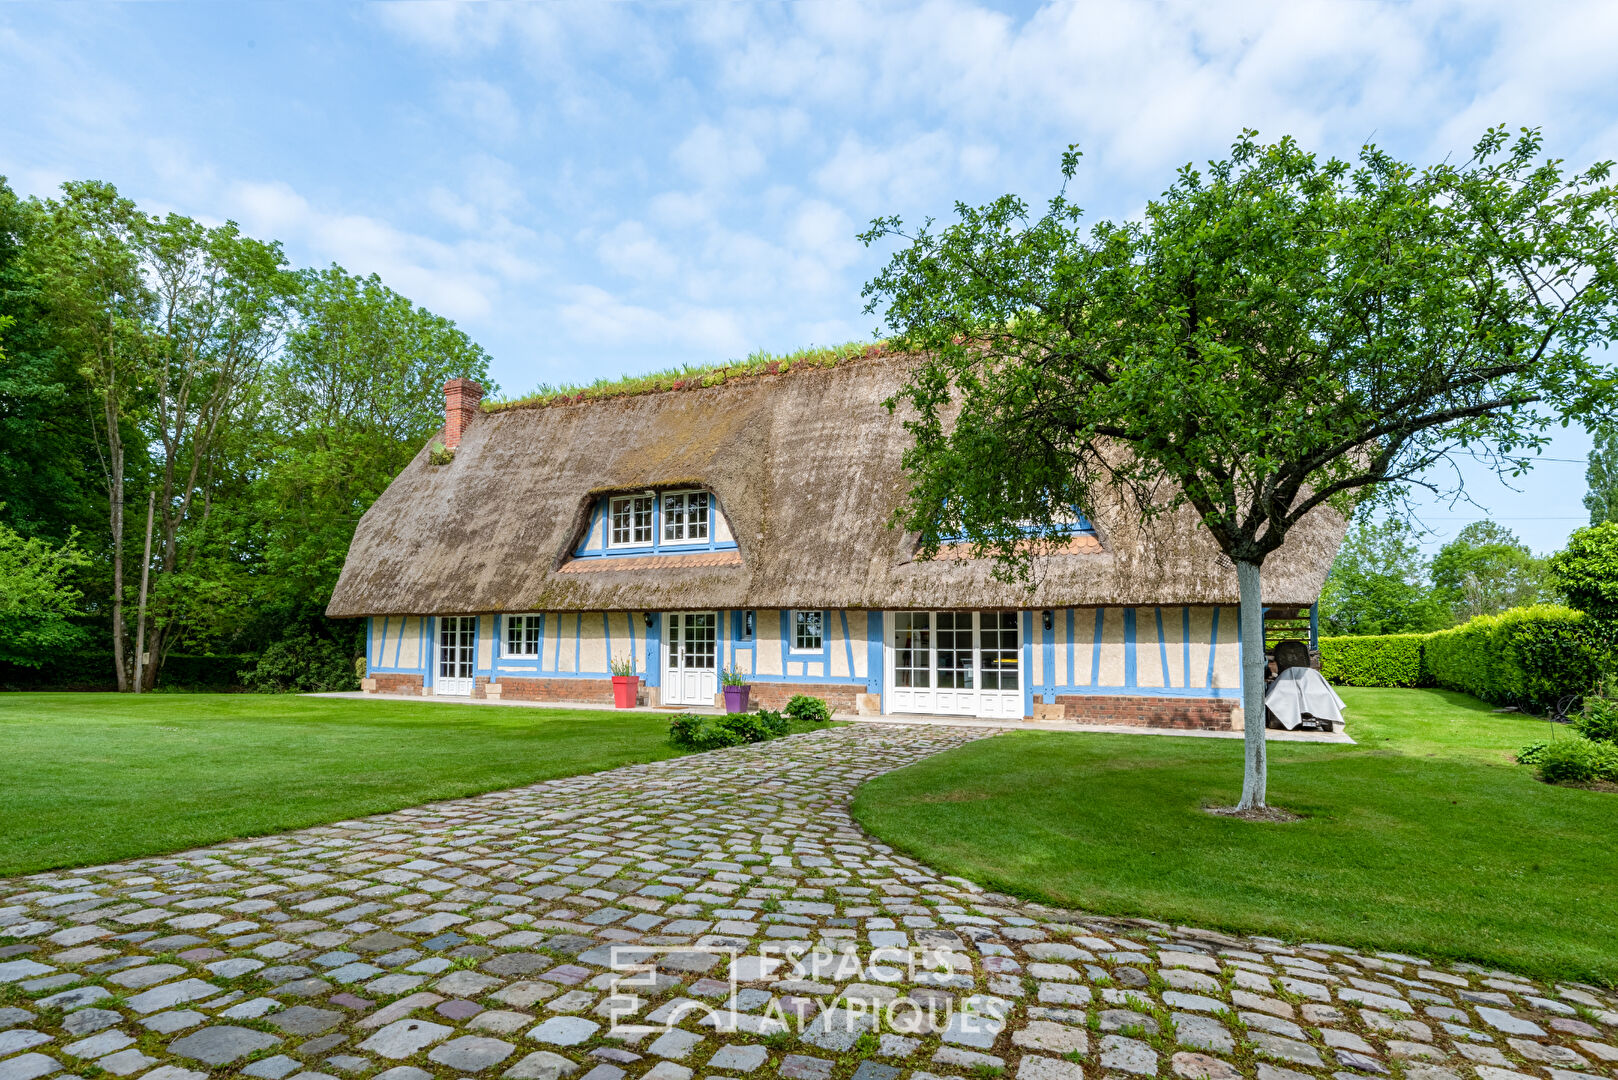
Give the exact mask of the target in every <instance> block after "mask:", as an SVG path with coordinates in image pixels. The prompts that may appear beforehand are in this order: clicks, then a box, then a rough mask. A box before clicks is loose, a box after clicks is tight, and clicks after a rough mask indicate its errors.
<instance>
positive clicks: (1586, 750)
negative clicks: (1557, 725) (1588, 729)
mask: <svg viewBox="0 0 1618 1080" xmlns="http://www.w3.org/2000/svg"><path fill="white" fill-rule="evenodd" d="M1518 760H1519V761H1520V760H1521V758H1520V757H1519V758H1518ZM1535 769H1536V770H1537V771H1538V773H1539V778H1540V779H1541V780H1544V781H1545V782H1546V783H1549V784H1593V783H1595V782H1597V781H1608V782H1618V744H1614V743H1606V742H1591V741H1590V740H1589V739H1583V738H1579V739H1557V740H1555V741H1554V742H1552V743H1549V744H1548V745H1546V746H1545V748H1544V749H1543V750H1541V751H1540V753H1539V755H1538V758H1537V760H1536V762H1535Z"/></svg>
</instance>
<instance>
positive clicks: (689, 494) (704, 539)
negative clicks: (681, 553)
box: [662, 488, 714, 547]
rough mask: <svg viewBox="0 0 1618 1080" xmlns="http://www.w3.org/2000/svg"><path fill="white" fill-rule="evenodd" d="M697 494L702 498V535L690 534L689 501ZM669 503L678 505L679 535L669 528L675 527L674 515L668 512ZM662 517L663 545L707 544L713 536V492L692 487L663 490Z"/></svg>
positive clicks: (691, 526)
mask: <svg viewBox="0 0 1618 1080" xmlns="http://www.w3.org/2000/svg"><path fill="white" fill-rule="evenodd" d="M697 496H700V497H701V498H702V500H703V505H702V535H701V536H693V535H691V533H692V529H693V525H692V522H691V521H690V515H691V503H692V500H693V499H694V498H696V497H697ZM671 503H678V504H679V507H680V510H679V530H680V535H678V536H674V535H671V530H672V529H673V528H674V527H675V523H674V515H672V514H671V513H670V512H669V510H670V504H671ZM662 518H663V521H662V533H663V541H662V542H663V546H665V547H689V546H693V545H697V544H707V543H708V542H709V539H710V538H711V537H712V536H713V519H714V497H713V493H712V492H709V491H704V490H702V489H701V488H693V489H691V490H689V491H665V492H664V493H663V513H662Z"/></svg>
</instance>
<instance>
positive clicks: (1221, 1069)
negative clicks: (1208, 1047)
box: [1169, 1050, 1242, 1080]
mask: <svg viewBox="0 0 1618 1080" xmlns="http://www.w3.org/2000/svg"><path fill="white" fill-rule="evenodd" d="M1169 1067H1170V1068H1172V1069H1173V1070H1174V1074H1175V1075H1176V1076H1180V1077H1184V1080H1237V1078H1238V1077H1240V1076H1241V1075H1242V1074H1241V1072H1240V1070H1238V1069H1237V1068H1236V1066H1234V1065H1232V1064H1230V1063H1229V1062H1227V1061H1221V1060H1220V1059H1219V1058H1216V1057H1209V1056H1208V1055H1207V1054H1196V1053H1192V1052H1190V1051H1187V1050H1182V1051H1180V1052H1179V1053H1177V1054H1175V1055H1174V1056H1173V1057H1172V1058H1170V1059H1169Z"/></svg>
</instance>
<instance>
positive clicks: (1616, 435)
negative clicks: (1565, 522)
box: [1584, 424, 1618, 525]
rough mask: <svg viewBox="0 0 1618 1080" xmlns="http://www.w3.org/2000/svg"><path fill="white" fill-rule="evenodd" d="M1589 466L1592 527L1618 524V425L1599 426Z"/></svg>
mask: <svg viewBox="0 0 1618 1080" xmlns="http://www.w3.org/2000/svg"><path fill="white" fill-rule="evenodd" d="M1590 434H1591V444H1590V457H1589V464H1588V465H1587V466H1585V470H1584V480H1585V483H1586V484H1588V485H1589V488H1590V490H1589V491H1587V492H1586V493H1585V495H1584V508H1585V509H1586V510H1588V511H1590V524H1592V525H1600V524H1601V523H1602V522H1604V521H1618V424H1598V425H1596V426H1595V428H1594V429H1593V430H1592V431H1591V433H1590Z"/></svg>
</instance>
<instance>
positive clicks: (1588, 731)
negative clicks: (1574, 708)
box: [1573, 687, 1618, 743]
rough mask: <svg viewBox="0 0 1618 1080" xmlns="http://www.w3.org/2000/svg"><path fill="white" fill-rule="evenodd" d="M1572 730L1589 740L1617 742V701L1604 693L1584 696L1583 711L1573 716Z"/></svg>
mask: <svg viewBox="0 0 1618 1080" xmlns="http://www.w3.org/2000/svg"><path fill="white" fill-rule="evenodd" d="M1609 689H1610V687H1609ZM1573 730H1575V731H1577V732H1578V733H1579V734H1580V735H1583V736H1584V737H1585V738H1586V739H1589V740H1590V741H1591V742H1604V743H1618V701H1615V700H1613V698H1611V697H1608V696H1607V695H1606V694H1592V695H1590V696H1589V697H1587V698H1585V699H1584V711H1583V712H1581V713H1580V714H1579V715H1578V716H1576V717H1574V718H1573Z"/></svg>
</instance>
